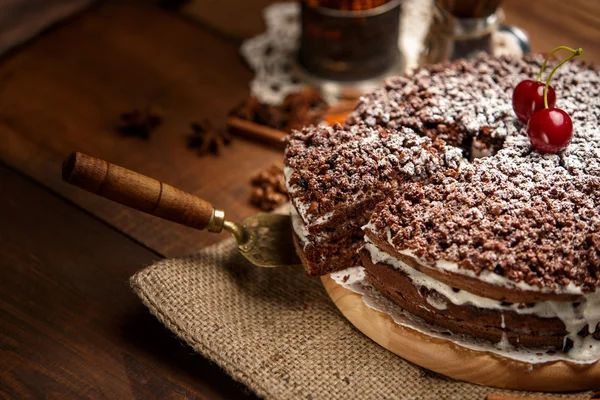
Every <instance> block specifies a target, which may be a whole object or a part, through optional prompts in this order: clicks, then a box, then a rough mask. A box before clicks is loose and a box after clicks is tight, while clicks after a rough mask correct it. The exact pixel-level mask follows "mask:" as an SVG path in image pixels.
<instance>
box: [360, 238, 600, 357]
mask: <svg viewBox="0 0 600 400" xmlns="http://www.w3.org/2000/svg"><path fill="white" fill-rule="evenodd" d="M365 249H366V250H367V251H368V252H369V253H370V255H371V261H372V262H373V263H384V264H387V265H390V266H391V267H393V268H395V269H398V270H400V271H402V272H404V273H405V274H406V275H407V276H408V277H409V278H410V279H411V281H412V282H413V284H414V285H415V286H417V287H425V288H427V289H432V290H435V291H436V292H438V293H440V294H441V295H443V296H444V297H446V298H447V299H448V301H450V302H452V303H453V304H456V305H463V304H471V305H473V306H475V307H478V308H484V309H495V310H505V311H512V312H514V313H517V314H522V315H535V316H537V317H541V318H558V319H560V320H561V321H562V322H563V323H564V325H565V328H566V331H567V332H568V334H567V335H566V336H565V340H566V339H567V338H569V339H571V340H572V341H573V348H572V349H571V350H570V351H569V356H570V357H571V358H572V359H575V360H579V361H590V360H597V359H600V341H596V340H595V339H594V338H593V337H592V336H591V335H588V336H587V337H585V338H582V337H580V336H578V335H577V333H578V332H579V331H580V330H581V329H583V328H584V327H585V326H586V325H587V326H589V328H588V329H589V330H591V331H594V329H595V328H596V325H597V324H598V323H600V296H599V295H598V293H590V294H585V295H582V300H581V301H580V302H579V305H578V306H577V307H573V303H571V302H558V301H541V302H537V303H535V304H534V306H532V307H523V306H522V305H519V304H511V305H503V304H502V302H500V301H498V300H493V299H488V298H485V297H481V296H477V295H475V294H472V293H469V292H467V291H464V290H460V291H458V292H455V291H454V290H453V289H452V287H451V286H449V285H446V284H445V283H442V282H440V281H438V280H436V279H433V278H431V277H429V276H428V275H426V274H424V273H422V272H419V271H417V270H415V269H414V268H412V267H410V266H409V265H407V264H406V263H404V262H403V261H401V260H399V259H397V258H395V257H393V256H391V255H389V254H388V253H386V252H384V251H382V250H380V249H379V248H377V246H376V245H375V244H373V243H372V242H371V241H370V240H369V239H368V237H366V236H365ZM428 301H429V300H428ZM432 301H434V303H431V302H430V304H431V305H432V306H433V307H435V308H437V309H440V310H441V309H445V308H442V307H443V305H442V304H443V303H442V302H441V301H439V300H438V299H434V300H432ZM436 305H437V306H436ZM519 306H521V308H519Z"/></svg>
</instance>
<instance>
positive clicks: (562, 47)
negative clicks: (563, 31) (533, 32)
mask: <svg viewBox="0 0 600 400" xmlns="http://www.w3.org/2000/svg"><path fill="white" fill-rule="evenodd" d="M560 50H567V51H569V52H571V54H573V53H575V52H576V51H577V50H581V49H577V50H575V49H572V48H570V47H567V46H558V47H557V48H555V49H554V50H552V51H551V52H550V53H548V55H547V56H546V59H545V60H544V63H543V64H542V67H541V68H540V72H539V73H538V76H537V79H536V80H535V81H536V82H539V81H541V80H542V74H543V73H544V71H545V70H546V64H548V61H549V60H550V58H551V57H552V56H553V55H554V53H556V52H557V51H560ZM581 51H582V52H583V50H581Z"/></svg>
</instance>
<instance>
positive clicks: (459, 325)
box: [360, 250, 567, 350]
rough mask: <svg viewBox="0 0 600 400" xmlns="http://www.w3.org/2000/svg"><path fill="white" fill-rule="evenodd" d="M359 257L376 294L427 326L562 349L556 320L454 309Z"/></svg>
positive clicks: (364, 256)
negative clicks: (442, 306)
mask: <svg viewBox="0 0 600 400" xmlns="http://www.w3.org/2000/svg"><path fill="white" fill-rule="evenodd" d="M360 257H361V261H362V264H363V266H364V268H365V269H366V271H367V279H368V280H369V282H370V283H371V284H372V285H373V286H374V287H375V288H376V289H377V290H378V291H379V292H381V293H382V294H383V295H384V296H386V297H387V298H388V299H390V300H391V301H393V302H394V303H396V304H398V305H399V306H400V307H402V308H403V309H405V310H407V311H408V312H410V313H411V314H414V315H416V316H417V317H420V318H422V319H423V320H425V321H426V322H427V323H430V324H432V325H437V326H440V327H442V328H446V329H448V330H450V331H452V332H455V333H463V334H467V335H470V336H473V337H476V338H479V339H484V340H488V341H490V342H493V343H498V342H501V341H502V340H503V336H504V337H506V338H507V339H508V340H509V341H510V343H511V344H513V345H521V346H525V347H539V348H547V349H554V350H561V349H562V347H563V339H564V336H565V335H566V334H567V332H566V331H565V327H564V324H563V323H562V321H561V320H560V319H558V318H540V317H536V316H534V315H527V314H517V313H515V312H513V311H500V310H494V309H482V308H478V307H475V306H472V305H456V304H453V303H452V302H450V301H449V300H448V299H447V298H446V297H445V296H443V295H442V294H440V293H438V292H436V291H435V290H430V289H427V288H417V287H416V286H415V285H413V283H412V281H411V279H410V278H409V277H408V276H407V275H406V274H405V273H403V272H402V271H399V270H397V269H394V268H393V267H391V266H389V265H386V264H380V263H377V264H374V263H373V262H372V261H371V257H370V254H369V252H368V251H366V250H362V251H361V252H360ZM428 299H430V301H431V303H433V304H445V307H446V308H445V309H443V310H440V309H438V308H435V307H434V306H433V305H432V304H431V303H430V302H429V301H428ZM503 321H504V322H503ZM503 325H504V328H502V326H503Z"/></svg>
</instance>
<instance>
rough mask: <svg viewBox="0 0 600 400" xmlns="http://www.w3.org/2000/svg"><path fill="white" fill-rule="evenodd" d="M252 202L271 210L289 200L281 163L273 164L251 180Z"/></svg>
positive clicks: (263, 208) (265, 209) (261, 207)
mask: <svg viewBox="0 0 600 400" xmlns="http://www.w3.org/2000/svg"><path fill="white" fill-rule="evenodd" d="M250 184H251V185H252V195H251V196H250V202H251V203H252V204H254V205H255V206H257V207H259V208H260V209H261V210H264V211H271V210H274V209H275V208H277V207H279V206H280V205H282V204H283V203H285V202H286V201H288V196H287V191H286V190H285V179H284V176H283V167H282V166H281V164H273V165H271V166H270V167H268V168H267V169H265V170H264V171H261V172H259V173H258V174H256V175H255V176H254V177H252V180H251V181H250Z"/></svg>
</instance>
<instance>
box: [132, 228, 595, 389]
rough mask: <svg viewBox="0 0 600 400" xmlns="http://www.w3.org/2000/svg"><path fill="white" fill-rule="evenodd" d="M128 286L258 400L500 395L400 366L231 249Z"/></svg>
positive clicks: (290, 281)
mask: <svg viewBox="0 0 600 400" xmlns="http://www.w3.org/2000/svg"><path fill="white" fill-rule="evenodd" d="M131 285H132V287H133V289H134V290H135V292H136V293H137V294H138V295H139V296H140V298H141V299H142V301H143V302H144V304H146V306H147V307H148V308H149V309H150V311H151V312H152V313H153V314H154V315H156V317H157V318H158V319H159V320H160V321H162V323H164V324H165V325H166V326H167V327H168V328H169V329H171V330H172V331H173V332H174V333H175V334H177V335H178V336H179V337H180V338H181V339H182V340H184V341H185V342H186V343H188V344H189V345H190V346H192V347H193V348H194V349H195V350H196V351H198V352H200V353H202V354H203V355H204V356H206V357H208V358H210V359H212V360H214V361H215V362H216V363H218V364H219V365H220V366H221V367H223V368H224V369H225V370H226V371H227V372H228V373H229V374H231V376H232V377H233V378H234V379H236V380H238V381H240V382H243V383H244V384H246V385H247V386H248V387H250V388H251V389H252V390H254V391H255V392H256V393H257V394H258V395H260V396H263V397H265V398H267V399H315V400H316V399H354V398H360V399H378V400H379V399H483V398H485V395H486V394H487V393H497V392H502V391H500V390H496V389H490V388H486V387H483V386H478V385H473V384H469V383H464V382H458V381H454V380H451V379H448V378H444V377H441V376H439V375H437V374H435V373H432V372H429V371H427V370H425V369H422V368H420V367H418V366H415V365H414V364H411V363H409V362H407V361H404V360H403V359H401V358H400V357H398V356H396V355H394V354H392V353H391V352H389V351H387V350H386V349H384V348H382V347H380V346H379V345H377V344H376V343H374V342H372V341H371V340H370V339H369V338H367V337H366V336H364V335H363V334H362V333H360V332H359V331H358V330H356V329H355V328H354V327H353V326H352V325H351V324H350V323H349V322H348V321H347V320H346V319H345V318H344V317H343V316H342V315H341V313H340V312H339V311H338V310H337V308H336V307H335V305H334V304H333V302H332V301H331V300H330V299H329V297H328V295H327V293H326V292H325V290H324V288H323V287H322V286H321V283H320V280H319V279H315V278H310V277H308V276H307V275H306V274H305V272H304V271H303V270H302V269H301V268H275V269H266V268H257V267H254V266H252V265H250V264H249V263H248V262H246V261H245V259H244V258H243V257H241V256H240V255H239V254H238V252H237V250H236V246H235V244H234V242H233V241H232V240H226V241H224V242H221V243H219V244H217V245H215V246H212V247H209V248H206V249H205V250H203V251H201V252H200V253H198V254H195V255H191V256H188V257H184V258H177V259H167V260H164V261H161V262H158V263H156V264H155V265H152V266H150V267H148V268H146V269H145V270H143V271H141V272H139V273H137V274H136V275H135V276H133V277H132V278H131ZM507 393H508V392H507ZM511 393H515V392H511ZM521 394H522V395H526V394H528V395H533V394H532V393H521ZM589 396H590V392H587V393H578V394H572V395H568V396H556V397H569V398H581V397H588V398H589Z"/></svg>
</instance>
